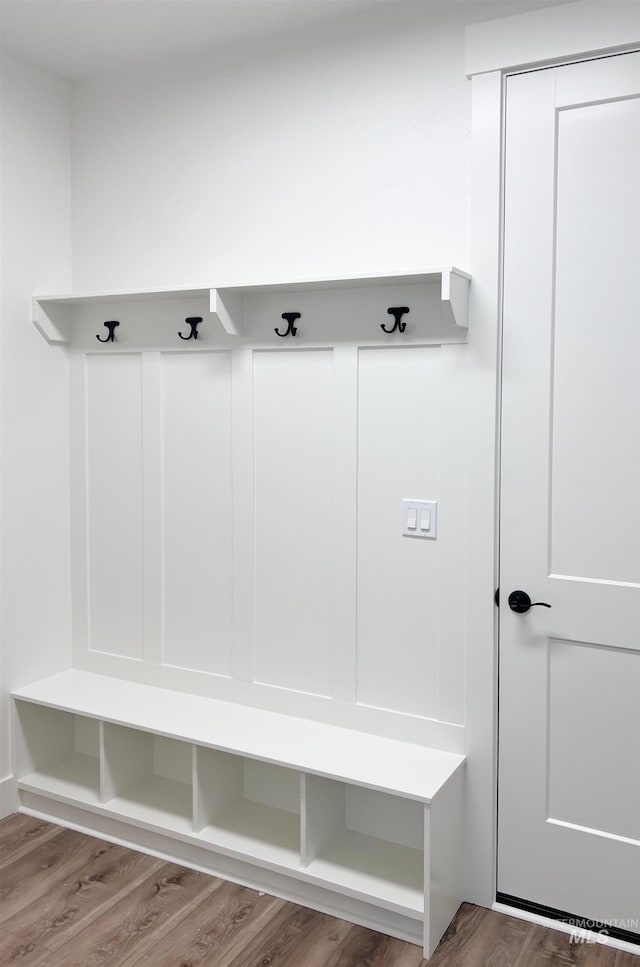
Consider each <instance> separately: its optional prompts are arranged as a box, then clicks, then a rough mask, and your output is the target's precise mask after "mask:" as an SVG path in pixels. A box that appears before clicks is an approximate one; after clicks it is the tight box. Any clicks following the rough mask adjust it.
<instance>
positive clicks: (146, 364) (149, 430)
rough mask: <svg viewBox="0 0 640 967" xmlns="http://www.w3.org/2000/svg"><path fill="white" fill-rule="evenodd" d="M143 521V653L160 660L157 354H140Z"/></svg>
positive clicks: (159, 372) (161, 467) (160, 486)
mask: <svg viewBox="0 0 640 967" xmlns="http://www.w3.org/2000/svg"><path fill="white" fill-rule="evenodd" d="M141 376H142V494H141V499H142V521H143V530H142V533H143V552H142V553H143V581H142V584H143V587H142V593H143V616H144V618H143V654H144V660H145V661H149V662H154V663H156V664H161V663H162V661H163V652H164V641H163V613H164V580H163V578H164V567H163V554H164V534H163V526H162V516H163V503H164V464H163V459H162V450H163V438H164V426H163V423H164V421H163V416H162V414H163V405H162V404H163V393H162V385H161V384H162V365H161V354H160V353H159V352H152V353H142V355H141Z"/></svg>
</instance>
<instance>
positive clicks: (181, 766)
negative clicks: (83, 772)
mask: <svg viewBox="0 0 640 967" xmlns="http://www.w3.org/2000/svg"><path fill="white" fill-rule="evenodd" d="M104 747H105V800H106V802H107V804H108V806H109V809H110V810H113V811H114V812H118V813H122V814H123V815H126V816H127V817H128V818H130V819H132V820H137V821H138V822H141V823H143V824H145V825H151V826H157V827H160V828H165V827H166V828H169V829H172V830H175V831H176V832H183V833H190V832H192V830H193V822H192V816H193V807H192V804H193V795H192V775H193V766H192V747H191V745H189V744H188V743H187V742H181V741H178V740H177V739H169V738H166V737H165V736H161V735H152V734H151V733H149V732H141V731H139V730H137V729H129V728H125V727H124V726H120V725H110V724H108V723H106V724H105V727H104Z"/></svg>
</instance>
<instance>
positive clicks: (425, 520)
mask: <svg viewBox="0 0 640 967" xmlns="http://www.w3.org/2000/svg"><path fill="white" fill-rule="evenodd" d="M437 524H438V504H437V503H436V501H435V500H411V499H409V498H405V500H403V501H402V536H403V537H419V538H422V539H423V540H424V539H427V540H435V539H436V537H437V536H438V529H437Z"/></svg>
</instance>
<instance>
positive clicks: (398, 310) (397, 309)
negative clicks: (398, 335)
mask: <svg viewBox="0 0 640 967" xmlns="http://www.w3.org/2000/svg"><path fill="white" fill-rule="evenodd" d="M387 312H388V313H389V315H390V316H393V318H394V320H395V322H394V323H393V325H392V327H391V329H387V327H386V326H385V324H384V323H383V322H381V323H380V328H381V329H382V331H383V332H396V330H397V331H398V332H404V331H405V329H406V328H407V324H406V322H401V321H400V320H401V319H402V317H403V315H404V314H405V312H409V306H390V307H389V308H388V309H387Z"/></svg>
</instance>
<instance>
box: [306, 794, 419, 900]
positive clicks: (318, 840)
mask: <svg viewBox="0 0 640 967" xmlns="http://www.w3.org/2000/svg"><path fill="white" fill-rule="evenodd" d="M304 802H305V811H304V825H303V829H304V835H303V851H302V860H303V864H304V865H305V866H306V868H307V871H308V872H309V874H310V875H312V876H314V877H317V878H318V879H319V880H322V881H323V882H327V883H331V884H334V885H337V886H340V887H341V888H342V889H344V890H345V891H346V892H349V893H350V894H351V895H353V896H356V897H369V898H371V897H375V898H376V899H378V900H379V901H380V902H381V903H383V904H385V905H386V906H388V907H389V908H390V909H396V910H400V911H401V912H403V913H405V914H406V915H408V916H413V917H415V918H418V917H422V916H423V913H424V828H425V825H424V809H425V807H424V805H423V804H422V803H420V802H415V801H413V800H410V799H404V798H402V797H400V796H393V795H389V794H388V793H384V792H378V791H376V790H372V789H364V788H361V787H359V786H352V785H349V784H348V783H344V782H338V781H335V780H333V779H325V778H322V777H320V776H309V775H307V776H305V794H304Z"/></svg>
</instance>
